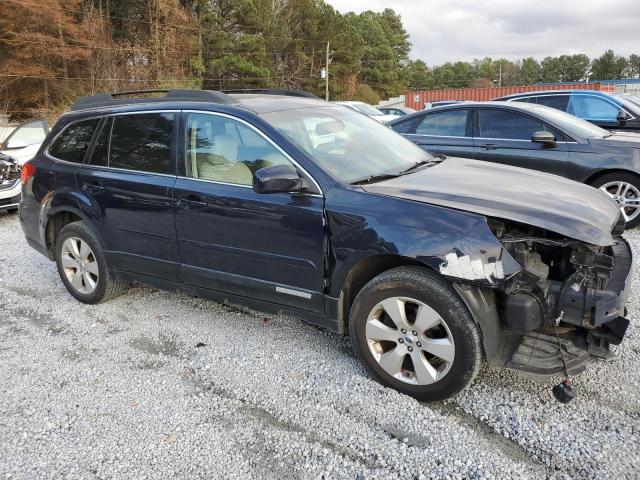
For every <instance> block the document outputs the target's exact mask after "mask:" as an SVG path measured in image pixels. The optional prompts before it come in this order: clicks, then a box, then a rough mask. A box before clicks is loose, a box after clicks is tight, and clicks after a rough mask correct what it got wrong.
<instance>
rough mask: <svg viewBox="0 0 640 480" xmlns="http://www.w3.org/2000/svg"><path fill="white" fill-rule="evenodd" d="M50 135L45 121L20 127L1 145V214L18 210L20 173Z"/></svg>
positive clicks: (28, 123) (24, 124) (37, 121)
mask: <svg viewBox="0 0 640 480" xmlns="http://www.w3.org/2000/svg"><path fill="white" fill-rule="evenodd" d="M48 133H49V126H48V125H47V122H45V121H44V120H33V121H30V122H26V123H23V124H21V125H19V126H18V127H17V128H16V129H15V130H14V131H13V132H11V133H10V134H9V136H8V137H7V138H5V139H4V141H3V142H2V143H1V144H0V212H7V211H13V210H17V209H18V204H19V203H20V193H21V189H22V185H21V184H20V172H21V170H22V165H24V164H25V163H26V162H28V161H29V160H31V159H32V158H33V157H34V156H35V154H36V153H37V152H38V150H39V149H40V145H42V142H43V141H44V139H45V138H46V136H47V134H48Z"/></svg>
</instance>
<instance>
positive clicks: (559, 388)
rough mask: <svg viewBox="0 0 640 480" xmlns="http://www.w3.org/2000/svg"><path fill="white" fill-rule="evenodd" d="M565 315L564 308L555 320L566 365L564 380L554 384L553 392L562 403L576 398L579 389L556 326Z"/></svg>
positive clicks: (557, 338) (556, 332) (562, 356)
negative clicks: (573, 379)
mask: <svg viewBox="0 0 640 480" xmlns="http://www.w3.org/2000/svg"><path fill="white" fill-rule="evenodd" d="M562 317H564V310H562V311H560V315H559V316H558V318H556V319H555V321H554V322H553V333H555V334H556V340H558V349H559V350H560V357H561V358H562V365H563V366H564V380H563V381H562V382H560V383H559V384H557V385H554V386H553V389H552V392H553V396H554V397H555V398H556V400H557V401H559V402H560V403H569V402H570V401H571V400H573V399H574V398H576V395H578V391H577V389H576V387H575V385H574V384H573V381H572V380H571V377H570V376H569V369H568V367H567V361H566V359H565V358H564V352H563V351H562V343H561V342H560V336H559V335H558V330H557V329H556V326H557V325H558V324H559V323H560V321H561V320H562Z"/></svg>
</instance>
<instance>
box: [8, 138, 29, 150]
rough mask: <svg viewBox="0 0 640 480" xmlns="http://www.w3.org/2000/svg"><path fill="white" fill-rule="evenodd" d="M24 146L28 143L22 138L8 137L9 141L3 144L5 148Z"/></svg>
mask: <svg viewBox="0 0 640 480" xmlns="http://www.w3.org/2000/svg"><path fill="white" fill-rule="evenodd" d="M24 147H28V145H27V144H26V143H25V142H23V141H22V140H11V139H9V141H8V142H7V144H6V146H5V148H6V149H7V150H11V149H18V148H24Z"/></svg>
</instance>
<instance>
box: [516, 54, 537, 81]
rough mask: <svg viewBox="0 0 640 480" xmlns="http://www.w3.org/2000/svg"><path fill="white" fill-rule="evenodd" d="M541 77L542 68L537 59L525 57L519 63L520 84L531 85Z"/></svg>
mask: <svg viewBox="0 0 640 480" xmlns="http://www.w3.org/2000/svg"><path fill="white" fill-rule="evenodd" d="M541 79H542V69H541V67H540V64H539V63H538V61H537V60H536V59H535V58H533V57H527V58H524V59H523V60H522V63H521V64H520V82H521V84H522V85H531V84H532V83H536V82H539V81H540V80H541Z"/></svg>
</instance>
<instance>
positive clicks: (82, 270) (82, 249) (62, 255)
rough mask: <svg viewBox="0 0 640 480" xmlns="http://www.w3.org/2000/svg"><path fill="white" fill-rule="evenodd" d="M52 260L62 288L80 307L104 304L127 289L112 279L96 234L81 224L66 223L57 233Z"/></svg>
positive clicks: (124, 285)
mask: <svg viewBox="0 0 640 480" xmlns="http://www.w3.org/2000/svg"><path fill="white" fill-rule="evenodd" d="M55 260H56V264H57V266H58V273H59V274H60V278H61V279H62V282H63V283H64V285H65V287H67V290H69V293H71V295H73V296H74V297H75V298H76V299H77V300H79V301H81V302H83V303H89V304H95V303H101V302H105V301H107V300H110V299H112V298H115V297H117V296H118V295H120V294H121V293H122V291H123V290H124V289H125V288H126V284H123V283H119V282H116V281H115V279H114V278H113V275H112V273H111V272H110V271H109V268H108V266H107V263H106V259H105V256H104V252H103V249H102V246H101V245H100V242H99V240H98V238H97V236H96V234H95V233H94V232H93V231H92V230H91V228H90V227H88V226H87V225H86V224H85V223H84V222H73V223H69V224H68V225H66V226H65V227H64V228H62V230H60V233H59V234H58V237H57V239H56V245H55Z"/></svg>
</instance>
